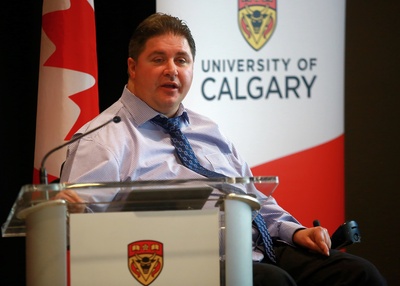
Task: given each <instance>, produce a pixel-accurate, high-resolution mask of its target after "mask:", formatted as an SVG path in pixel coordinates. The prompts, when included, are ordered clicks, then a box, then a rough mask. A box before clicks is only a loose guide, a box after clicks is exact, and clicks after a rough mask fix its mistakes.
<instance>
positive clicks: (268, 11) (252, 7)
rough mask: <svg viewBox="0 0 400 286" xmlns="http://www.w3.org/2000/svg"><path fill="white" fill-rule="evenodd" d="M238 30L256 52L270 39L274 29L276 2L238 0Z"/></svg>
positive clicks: (268, 0) (269, 0) (267, 0)
mask: <svg viewBox="0 0 400 286" xmlns="http://www.w3.org/2000/svg"><path fill="white" fill-rule="evenodd" d="M238 1H239V9H238V21H239V29H240V32H241V33H242V35H243V37H244V38H245V40H246V41H247V43H248V44H249V45H250V46H251V47H252V48H253V49H255V50H256V51H258V50H260V49H261V48H262V47H263V46H264V45H265V44H266V43H267V41H268V40H269V39H270V38H271V36H272V34H273V32H274V30H275V27H276V2H277V0H238Z"/></svg>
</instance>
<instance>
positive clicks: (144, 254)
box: [128, 240, 164, 286]
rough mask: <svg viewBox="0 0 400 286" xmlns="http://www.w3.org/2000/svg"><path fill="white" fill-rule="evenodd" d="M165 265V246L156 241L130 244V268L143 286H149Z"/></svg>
mask: <svg viewBox="0 0 400 286" xmlns="http://www.w3.org/2000/svg"><path fill="white" fill-rule="evenodd" d="M163 265H164V259H163V244H162V243H161V242H158V241H154V240H140V241H135V242H132V243H130V244H128V267H129V271H130V272H131V274H132V276H133V277H134V278H135V279H136V280H137V281H138V282H139V283H140V284H142V285H145V286H147V285H149V284H150V283H152V282H153V281H154V280H156V278H157V277H158V275H160V273H161V270H162V268H163Z"/></svg>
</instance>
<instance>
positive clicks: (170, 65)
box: [164, 60, 178, 77]
mask: <svg viewBox="0 0 400 286" xmlns="http://www.w3.org/2000/svg"><path fill="white" fill-rule="evenodd" d="M164 75H166V76H171V77H174V76H177V75H178V69H177V68H176V64H175V62H174V61H172V60H171V61H168V62H167V64H166V66H165V70H164Z"/></svg>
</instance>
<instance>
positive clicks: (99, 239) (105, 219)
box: [70, 209, 220, 286]
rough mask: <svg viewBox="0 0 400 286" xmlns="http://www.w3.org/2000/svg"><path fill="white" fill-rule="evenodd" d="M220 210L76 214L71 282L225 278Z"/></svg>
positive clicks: (201, 285) (201, 281) (174, 282)
mask: <svg viewBox="0 0 400 286" xmlns="http://www.w3.org/2000/svg"><path fill="white" fill-rule="evenodd" d="M219 233H220V225H219V212H218V210H217V209H213V210H189V211H183V210H182V211H151V212H118V213H93V214H71V216H70V240H71V241H70V245H71V248H70V257H71V258H70V259H71V283H72V285H74V286H80V285H82V286H86V285H121V286H123V285H130V286H131V285H149V284H150V283H152V282H154V284H153V285H174V286H179V285H182V286H183V285H185V286H186V285H199V286H204V285H208V286H212V285H219V284H220V274H219V267H220V266H219V246H220V245H219Z"/></svg>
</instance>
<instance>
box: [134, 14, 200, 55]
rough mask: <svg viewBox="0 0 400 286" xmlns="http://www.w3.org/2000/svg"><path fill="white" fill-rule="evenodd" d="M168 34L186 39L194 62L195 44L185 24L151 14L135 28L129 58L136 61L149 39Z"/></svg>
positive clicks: (172, 17) (177, 20)
mask: <svg viewBox="0 0 400 286" xmlns="http://www.w3.org/2000/svg"><path fill="white" fill-rule="evenodd" d="M168 33H172V34H173V35H178V36H183V37H185V38H186V40H187V41H188V43H189V47H190V50H191V52H192V56H193V60H194V58H195V55H196V44H195V42H194V39H193V36H192V33H191V31H190V29H189V27H188V26H187V24H186V22H184V21H183V20H181V19H179V18H178V17H174V16H171V15H168V14H164V13H155V14H152V15H150V16H149V17H147V18H146V19H145V20H143V22H141V23H140V24H139V26H137V28H136V29H135V31H134V32H133V34H132V37H131V39H130V41H129V52H128V53H129V57H131V58H133V59H134V60H137V59H138V57H139V55H140V53H141V52H143V50H144V46H145V45H146V42H147V41H148V40H149V39H150V38H153V37H156V36H160V35H164V34H168Z"/></svg>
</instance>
